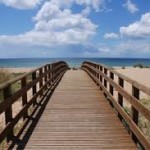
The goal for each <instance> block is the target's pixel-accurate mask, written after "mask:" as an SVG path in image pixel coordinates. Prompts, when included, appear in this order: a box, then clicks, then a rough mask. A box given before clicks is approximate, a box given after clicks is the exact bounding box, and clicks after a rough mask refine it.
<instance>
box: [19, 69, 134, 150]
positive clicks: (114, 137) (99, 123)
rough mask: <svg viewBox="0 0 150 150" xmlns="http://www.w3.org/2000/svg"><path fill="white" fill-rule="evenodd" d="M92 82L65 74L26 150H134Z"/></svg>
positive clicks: (80, 73) (75, 74)
mask: <svg viewBox="0 0 150 150" xmlns="http://www.w3.org/2000/svg"><path fill="white" fill-rule="evenodd" d="M95 75H96V76H98V75H97V74H95ZM88 82H89V83H90V85H89V84H87V83H88ZM91 82H92V80H91V79H90V77H89V76H88V75H87V73H85V72H84V71H82V70H70V71H67V72H66V73H65V75H64V77H63V78H62V81H61V82H60V83H59V85H58V87H57V88H56V90H55V91H54V93H53V95H52V97H51V99H50V101H49V102H48V104H47V106H46V108H45V111H44V113H43V115H42V117H41V118H40V120H39V122H38V124H37V126H36V127H35V130H34V132H33V133H32V135H31V137H30V139H29V141H28V143H27V145H26V147H25V149H52V150H55V149H59V150H60V149H61V150H63V149H65V150H70V149H71V150H72V149H73V150H74V149H76V150H80V149H82V150H83V149H86V150H88V149H90V150H91V149H92V150H94V149H136V146H135V144H134V143H133V141H132V139H131V137H130V136H129V134H128V133H127V131H126V129H125V127H124V126H123V125H122V124H121V122H120V121H119V119H118V118H117V117H116V114H115V112H114V111H113V109H112V108H111V106H110V105H109V103H108V101H107V100H106V99H105V97H104V95H103V92H101V91H100V90H99V88H97V86H96V85H95V84H93V83H91ZM93 89H94V90H93ZM20 144H23V143H20Z"/></svg>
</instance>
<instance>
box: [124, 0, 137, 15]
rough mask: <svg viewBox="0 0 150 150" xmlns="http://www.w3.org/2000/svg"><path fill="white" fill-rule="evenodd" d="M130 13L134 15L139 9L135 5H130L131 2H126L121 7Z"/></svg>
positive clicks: (129, 0)
mask: <svg viewBox="0 0 150 150" xmlns="http://www.w3.org/2000/svg"><path fill="white" fill-rule="evenodd" d="M123 6H124V7H125V8H126V9H127V10H128V11H129V12H130V13H135V12H137V11H138V10H139V9H138V8H137V6H136V4H134V3H132V2H131V0H127V2H126V3H125V4H124V5H123Z"/></svg>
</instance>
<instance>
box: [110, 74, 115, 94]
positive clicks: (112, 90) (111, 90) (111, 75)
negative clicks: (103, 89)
mask: <svg viewBox="0 0 150 150" xmlns="http://www.w3.org/2000/svg"><path fill="white" fill-rule="evenodd" d="M110 78H111V79H112V80H114V74H113V73H112V72H110ZM109 92H110V93H111V95H114V88H113V86H112V85H111V84H109Z"/></svg>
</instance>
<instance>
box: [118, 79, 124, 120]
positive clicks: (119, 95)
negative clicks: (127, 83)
mask: <svg viewBox="0 0 150 150" xmlns="http://www.w3.org/2000/svg"><path fill="white" fill-rule="evenodd" d="M118 84H119V85H120V86H121V87H122V88H123V87H124V80H123V79H122V78H120V77H118ZM118 103H119V105H120V106H121V107H123V96H122V95H121V94H120V93H118ZM118 117H119V119H120V120H121V121H122V116H121V115H120V114H119V113H118Z"/></svg>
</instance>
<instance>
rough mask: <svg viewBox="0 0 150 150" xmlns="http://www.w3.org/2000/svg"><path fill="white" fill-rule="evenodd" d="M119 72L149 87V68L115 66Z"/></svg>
mask: <svg viewBox="0 0 150 150" xmlns="http://www.w3.org/2000/svg"><path fill="white" fill-rule="evenodd" d="M115 69H116V70H117V71H118V72H119V73H122V74H124V75H125V76H127V77H129V78H131V79H133V80H135V81H137V82H139V83H141V84H143V85H145V86H147V87H149V88H150V68H133V67H126V68H125V69H121V68H119V67H118V68H117V67H116V68H115Z"/></svg>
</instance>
